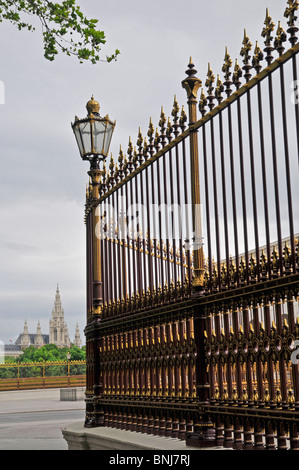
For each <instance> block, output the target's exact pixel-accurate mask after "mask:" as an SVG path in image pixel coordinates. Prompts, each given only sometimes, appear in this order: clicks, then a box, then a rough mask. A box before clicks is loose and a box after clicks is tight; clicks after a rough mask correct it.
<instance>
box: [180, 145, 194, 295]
mask: <svg viewBox="0 0 299 470" xmlns="http://www.w3.org/2000/svg"><path fill="white" fill-rule="evenodd" d="M182 144H183V152H182V154H183V189H184V191H183V197H184V206H185V221H186V237H185V238H186V240H185V242H186V246H187V250H186V247H185V254H186V264H187V266H188V290H189V293H190V289H191V282H192V276H191V257H190V248H189V245H190V233H189V213H188V210H189V198H188V185H187V168H186V146H185V140H183V142H182ZM185 276H186V275H185ZM184 283H185V278H184V279H182V285H184Z"/></svg>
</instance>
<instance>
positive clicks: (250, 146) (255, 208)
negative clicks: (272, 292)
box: [247, 90, 260, 281]
mask: <svg viewBox="0 0 299 470" xmlns="http://www.w3.org/2000/svg"><path fill="white" fill-rule="evenodd" d="M247 116H248V134H249V149H250V169H251V192H252V206H253V224H254V239H255V256H256V269H257V280H258V281H259V279H260V269H259V264H260V262H259V258H260V257H259V252H260V250H259V232H258V220H257V207H256V188H255V165H254V150H253V133H252V113H251V95H250V91H249V90H248V91H247Z"/></svg>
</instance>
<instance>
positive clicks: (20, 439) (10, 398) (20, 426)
mask: <svg viewBox="0 0 299 470" xmlns="http://www.w3.org/2000/svg"><path fill="white" fill-rule="evenodd" d="M84 416H85V402H84V399H81V400H77V401H65V400H61V399H60V389H45V390H25V391H12V392H0V450H68V449H70V450H72V449H82V450H88V449H99V450H105V449H106V450H108V449H109V450H118V449H120V450H131V451H134V450H141V451H143V450H169V451H179V452H182V451H185V452H188V451H189V450H190V451H191V450H198V449H197V448H191V447H186V444H185V442H184V441H181V440H179V439H171V438H167V437H158V436H153V435H145V434H142V433H138V432H130V431H124V430H120V429H114V428H93V429H87V428H84ZM214 449H215V450H216V449H217V450H218V449H219V450H220V449H223V448H221V447H217V448H211V449H209V450H214Z"/></svg>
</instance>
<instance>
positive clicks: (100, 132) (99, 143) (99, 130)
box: [92, 121, 106, 154]
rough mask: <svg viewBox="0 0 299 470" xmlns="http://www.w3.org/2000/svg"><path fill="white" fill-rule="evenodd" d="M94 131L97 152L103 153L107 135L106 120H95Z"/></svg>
mask: <svg viewBox="0 0 299 470" xmlns="http://www.w3.org/2000/svg"><path fill="white" fill-rule="evenodd" d="M92 132H93V146H94V151H95V153H97V154H102V153H104V152H103V148H104V142H105V135H106V122H105V121H94V122H93V125H92Z"/></svg>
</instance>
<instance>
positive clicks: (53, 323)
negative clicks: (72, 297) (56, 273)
mask: <svg viewBox="0 0 299 470" xmlns="http://www.w3.org/2000/svg"><path fill="white" fill-rule="evenodd" d="M45 344H55V345H56V346H57V347H59V348H65V347H67V348H68V347H70V346H71V341H70V337H69V332H68V326H67V323H66V322H65V319H64V309H63V308H62V303H61V297H60V292H59V286H58V284H57V288H56V294H55V300H54V306H53V309H52V315H51V318H50V321H49V334H42V331H41V326H40V321H38V323H37V328H36V333H34V334H32V333H29V330H28V324H27V320H25V323H24V328H23V332H22V333H21V334H20V335H19V337H18V338H17V340H16V342H15V344H14V345H7V347H6V346H5V351H6V350H7V352H8V351H9V352H10V354H9V355H12V349H13V347H15V348H16V349H17V350H18V352H19V354H20V351H22V350H24V349H26V348H28V347H29V346H31V345H32V346H35V347H37V348H40V347H42V346H44V345H45ZM73 344H74V345H75V346H76V347H78V348H81V344H82V342H81V337H80V331H79V327H78V324H77V325H76V331H75V338H74V341H73Z"/></svg>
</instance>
